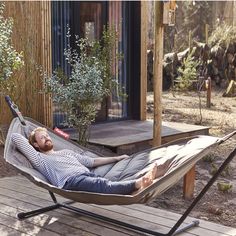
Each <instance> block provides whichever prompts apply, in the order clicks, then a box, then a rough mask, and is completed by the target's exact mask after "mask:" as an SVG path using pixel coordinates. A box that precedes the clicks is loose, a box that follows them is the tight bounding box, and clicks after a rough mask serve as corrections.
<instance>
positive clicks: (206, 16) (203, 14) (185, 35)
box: [166, 1, 212, 52]
mask: <svg viewBox="0 0 236 236" xmlns="http://www.w3.org/2000/svg"><path fill="white" fill-rule="evenodd" d="M177 5H178V8H177V10H176V26H175V32H174V34H176V35H175V39H172V40H174V41H175V43H174V45H175V47H174V48H170V49H169V51H168V52H170V51H183V50H185V49H186V48H187V47H188V45H189V32H190V31H191V32H192V39H193V40H196V41H198V42H204V41H205V26H206V24H209V22H212V19H211V18H212V14H211V9H212V6H211V5H212V2H210V1H177ZM210 28H211V25H210ZM170 30H171V31H172V34H171V35H172V37H174V34H173V29H171V27H169V30H168V31H170ZM171 35H170V34H169V33H168V34H166V41H169V40H170V39H169V38H170V37H171Z"/></svg>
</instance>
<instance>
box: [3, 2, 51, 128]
mask: <svg viewBox="0 0 236 236" xmlns="http://www.w3.org/2000/svg"><path fill="white" fill-rule="evenodd" d="M4 14H5V16H6V17H12V18H13V20H14V26H13V45H14V47H15V48H16V50H17V51H18V52H21V51H22V52H23V55H24V59H23V60H24V64H25V65H24V67H23V68H22V69H21V70H20V71H17V72H16V73H15V74H14V75H13V76H14V79H15V80H16V83H15V85H16V87H15V89H14V94H13V96H12V99H13V100H14V102H15V103H16V104H17V105H18V107H19V109H20V110H21V112H22V113H23V115H24V116H29V117H31V118H33V119H35V120H37V121H39V122H41V123H43V124H45V125H47V126H52V111H51V98H50V96H48V95H43V94H42V93H39V91H40V90H41V89H42V79H41V76H40V72H39V69H38V68H39V67H42V68H43V71H47V72H48V73H50V72H51V2H49V1H8V2H5V12H4ZM4 95H5V94H1V98H0V106H1V110H0V122H1V124H8V123H9V122H10V120H11V119H12V115H11V113H10V111H9V109H8V107H7V105H6V103H5V101H4Z"/></svg>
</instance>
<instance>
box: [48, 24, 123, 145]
mask: <svg viewBox="0 0 236 236" xmlns="http://www.w3.org/2000/svg"><path fill="white" fill-rule="evenodd" d="M67 37H68V38H70V37H71V36H70V32H69V31H68V34H67ZM116 40H117V34H116V32H115V31H114V29H113V28H105V29H104V31H103V36H102V39H101V40H100V41H93V42H91V40H88V39H86V38H81V39H79V38H78V37H77V36H76V41H75V43H76V48H77V49H78V50H75V49H72V47H71V46H70V45H68V47H67V48H66V49H65V52H64V55H65V58H66V60H67V62H68V63H69V65H70V66H71V74H70V75H69V76H65V75H63V74H62V73H58V72H57V71H55V72H54V73H53V75H52V76H49V77H48V76H46V77H45V83H46V91H47V92H51V93H52V95H53V100H54V102H55V103H56V104H59V105H60V107H61V108H62V110H63V111H64V112H66V113H67V117H68V119H67V122H68V123H67V125H68V126H71V127H74V128H75V129H76V130H77V132H78V134H79V140H78V142H79V143H80V144H82V145H85V144H86V143H87V141H88V128H89V126H90V124H91V123H92V122H93V121H94V120H95V117H96V114H97V105H98V103H100V102H102V100H103V99H104V98H105V97H106V96H108V95H110V94H111V93H112V90H113V89H114V88H117V86H119V85H118V83H117V80H116V78H115V77H114V76H113V73H112V63H114V59H115V58H114V57H112V54H113V53H114V47H115V45H116ZM69 41H70V40H69ZM103 45H104V47H103ZM113 55H114V54H113ZM115 55H116V58H118V59H120V58H121V57H120V55H119V54H115Z"/></svg>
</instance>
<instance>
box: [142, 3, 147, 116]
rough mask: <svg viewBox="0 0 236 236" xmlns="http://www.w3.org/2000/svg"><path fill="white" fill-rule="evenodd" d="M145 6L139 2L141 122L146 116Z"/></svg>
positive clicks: (145, 4)
mask: <svg viewBox="0 0 236 236" xmlns="http://www.w3.org/2000/svg"><path fill="white" fill-rule="evenodd" d="M147 4H148V2H146V1H141V75H140V79H141V86H140V87H141V88H140V90H141V91H140V92H141V96H140V98H141V101H140V109H141V111H140V119H141V120H146V116H147V112H146V110H147V109H146V108H147V19H148V16H147Z"/></svg>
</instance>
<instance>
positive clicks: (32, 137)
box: [29, 127, 47, 147]
mask: <svg viewBox="0 0 236 236" xmlns="http://www.w3.org/2000/svg"><path fill="white" fill-rule="evenodd" d="M38 131H45V132H47V129H46V128H44V127H37V128H35V129H34V130H33V131H32V132H31V133H30V135H29V143H30V144H31V145H32V146H33V147H34V143H35V142H37V141H36V138H35V133H36V132H38Z"/></svg>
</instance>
